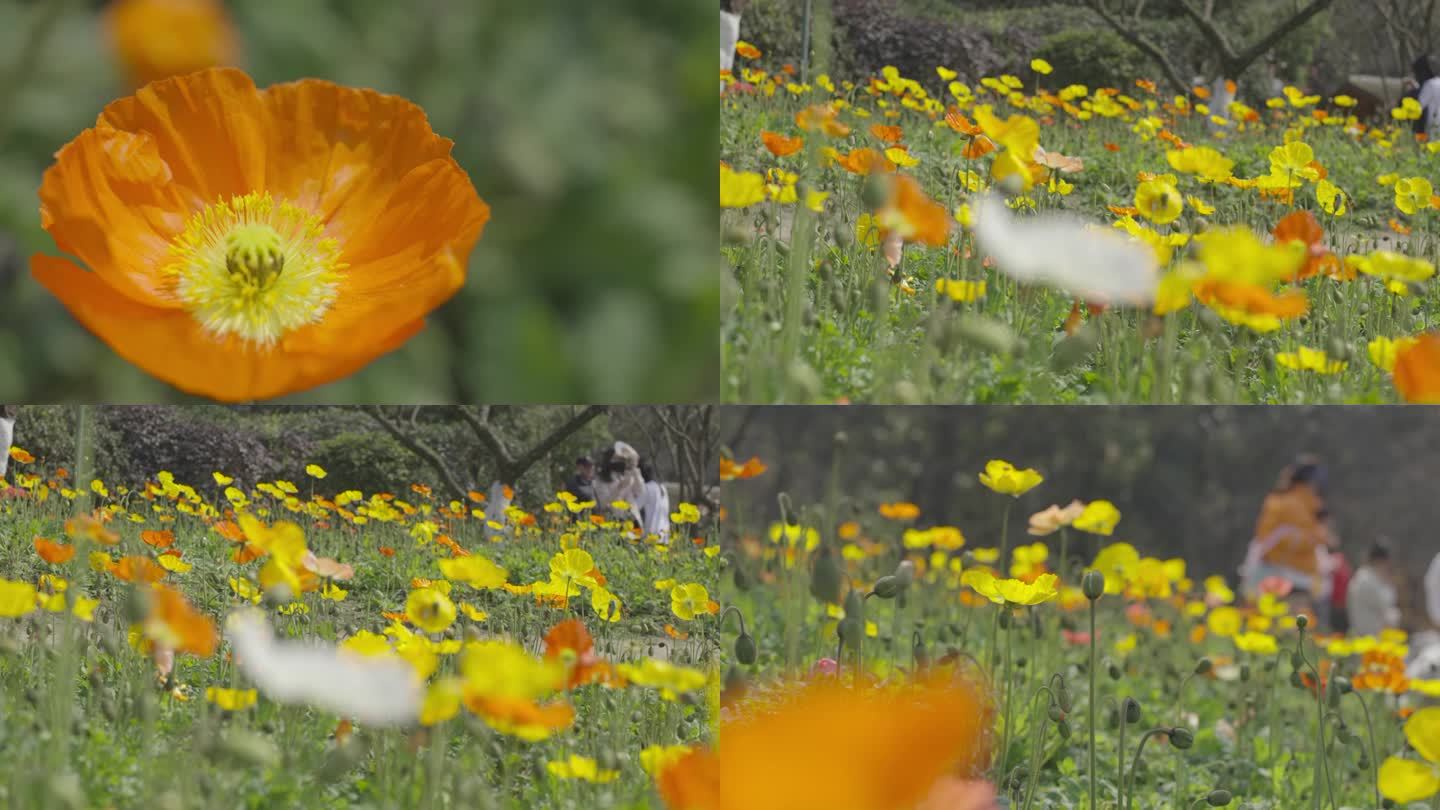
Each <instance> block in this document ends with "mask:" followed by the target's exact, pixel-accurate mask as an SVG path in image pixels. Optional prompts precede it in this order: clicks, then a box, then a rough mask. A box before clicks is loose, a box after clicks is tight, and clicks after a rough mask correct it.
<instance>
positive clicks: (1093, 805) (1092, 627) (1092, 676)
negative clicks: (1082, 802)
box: [1089, 599, 1099, 810]
mask: <svg viewBox="0 0 1440 810" xmlns="http://www.w3.org/2000/svg"><path fill="white" fill-rule="evenodd" d="M1095 602H1096V600H1093V599H1092V600H1090V670H1089V675H1090V767H1089V771H1090V810H1096V808H1097V807H1099V805H1097V804H1096V803H1095Z"/></svg>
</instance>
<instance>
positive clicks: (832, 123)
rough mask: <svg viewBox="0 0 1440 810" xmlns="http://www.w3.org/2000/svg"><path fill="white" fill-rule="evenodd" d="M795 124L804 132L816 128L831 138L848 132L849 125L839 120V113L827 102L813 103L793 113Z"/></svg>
mask: <svg viewBox="0 0 1440 810" xmlns="http://www.w3.org/2000/svg"><path fill="white" fill-rule="evenodd" d="M795 126H797V127H800V128H801V129H803V130H805V131H806V132H810V131H811V130H815V129H818V130H820V131H821V132H824V133H825V134H826V135H829V136H830V137H832V138H843V137H845V136H846V135H849V134H850V127H848V126H846V125H845V124H844V123H842V122H841V121H840V120H839V114H838V113H837V111H836V110H835V108H834V107H833V106H831V105H829V104H814V105H811V106H809V107H806V108H805V109H803V110H801V111H800V112H797V113H795Z"/></svg>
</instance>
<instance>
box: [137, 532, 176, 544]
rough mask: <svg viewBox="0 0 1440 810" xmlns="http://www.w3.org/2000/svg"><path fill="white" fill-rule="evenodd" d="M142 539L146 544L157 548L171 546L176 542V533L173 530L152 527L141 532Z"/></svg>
mask: <svg viewBox="0 0 1440 810" xmlns="http://www.w3.org/2000/svg"><path fill="white" fill-rule="evenodd" d="M140 539H141V540H143V541H145V545H147V546H153V547H155V548H169V547H170V546H172V545H174V544H175V533H174V532H171V531H163V530H155V529H150V530H147V531H143V532H140Z"/></svg>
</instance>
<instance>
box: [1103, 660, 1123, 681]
mask: <svg viewBox="0 0 1440 810" xmlns="http://www.w3.org/2000/svg"><path fill="white" fill-rule="evenodd" d="M1105 671H1106V673H1108V674H1109V675H1110V680H1112V681H1118V680H1120V676H1122V675H1124V674H1125V673H1124V672H1122V671H1120V665H1119V664H1116V663H1115V662H1114V661H1106V662H1105Z"/></svg>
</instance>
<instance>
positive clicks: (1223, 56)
mask: <svg viewBox="0 0 1440 810" xmlns="http://www.w3.org/2000/svg"><path fill="white" fill-rule="evenodd" d="M1179 3H1180V8H1181V10H1183V11H1184V12H1185V16H1187V17H1189V18H1190V19H1192V20H1194V21H1195V25H1196V26H1198V27H1199V28H1200V33H1201V34H1202V35H1203V36H1204V37H1205V38H1206V39H1208V40H1210V44H1211V45H1214V46H1215V48H1216V50H1218V51H1219V52H1220V60H1221V62H1223V63H1226V64H1228V63H1229V62H1231V61H1234V60H1235V59H1236V58H1237V57H1238V54H1236V53H1235V49H1234V48H1232V47H1230V41H1229V40H1228V39H1226V38H1225V34H1224V32H1222V31H1221V30H1220V29H1219V28H1218V27H1216V25H1215V21H1214V20H1212V19H1210V18H1209V17H1206V16H1205V15H1204V14H1201V13H1200V9H1198V8H1195V6H1193V5H1191V3H1190V0H1179ZM1221 78H1233V77H1230V76H1222V77H1221Z"/></svg>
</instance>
